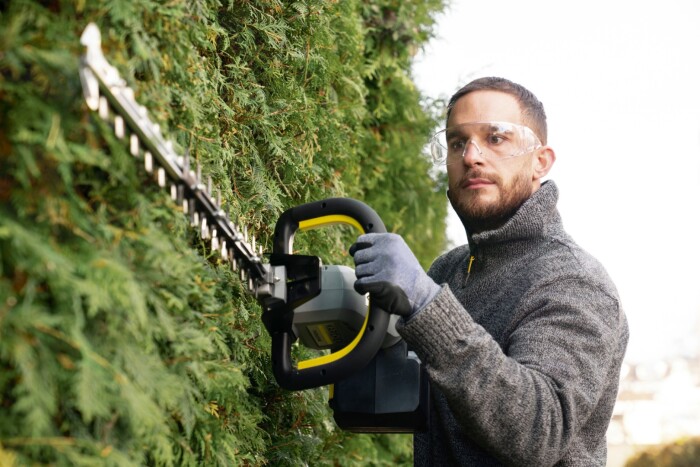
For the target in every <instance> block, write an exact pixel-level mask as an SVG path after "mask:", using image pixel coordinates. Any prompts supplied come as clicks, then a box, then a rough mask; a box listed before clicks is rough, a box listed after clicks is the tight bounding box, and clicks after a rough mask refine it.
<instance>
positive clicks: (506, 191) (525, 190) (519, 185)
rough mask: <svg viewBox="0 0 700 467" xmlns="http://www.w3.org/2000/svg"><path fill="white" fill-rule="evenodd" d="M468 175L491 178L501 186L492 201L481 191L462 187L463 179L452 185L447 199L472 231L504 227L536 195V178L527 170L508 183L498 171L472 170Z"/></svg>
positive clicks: (466, 226)
mask: <svg viewBox="0 0 700 467" xmlns="http://www.w3.org/2000/svg"><path fill="white" fill-rule="evenodd" d="M464 177H465V178H467V177H469V178H487V179H488V180H491V181H492V182H494V183H495V186H496V188H498V196H497V198H496V199H495V200H493V201H488V200H485V199H483V196H482V194H481V193H479V191H480V190H476V192H469V191H468V190H464V189H463V188H461V187H460V184H461V182H462V180H457V181H456V182H455V183H454V184H450V189H449V190H448V191H447V198H448V199H449V200H450V204H452V208H453V209H454V210H455V212H456V213H457V215H458V216H459V218H460V219H461V221H462V224H464V227H465V228H466V230H467V232H468V233H469V234H474V233H479V232H484V231H486V230H493V229H497V228H498V227H501V226H502V225H503V224H505V223H506V222H507V221H508V219H510V218H511V217H513V215H514V214H515V212H516V211H517V210H518V208H520V206H522V204H523V203H524V202H525V201H526V200H527V199H528V198H529V197H530V196H531V195H532V190H533V188H532V179H531V178H530V175H529V174H528V173H525V172H521V173H519V174H518V175H517V176H516V177H515V178H513V179H512V180H511V181H510V183H508V184H504V182H503V178H501V177H500V176H498V175H497V174H494V175H491V176H486V175H484V174H481V173H478V172H469V173H466V174H465V175H464Z"/></svg>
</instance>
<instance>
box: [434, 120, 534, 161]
mask: <svg viewBox="0 0 700 467" xmlns="http://www.w3.org/2000/svg"><path fill="white" fill-rule="evenodd" d="M469 145H474V148H475V149H476V151H477V153H478V154H479V155H480V156H481V157H486V158H488V159H507V158H510V157H517V156H522V155H523V154H527V153H529V152H531V151H534V150H535V149H537V148H539V147H541V146H542V143H541V142H540V140H539V138H537V136H536V135H535V133H534V132H533V131H532V130H531V129H530V128H528V127H526V126H524V125H518V124H516V123H509V122H471V123H464V124H462V125H457V126H453V127H450V128H446V129H444V130H440V131H438V132H437V133H435V135H434V136H433V137H432V138H431V139H430V154H431V156H432V158H433V162H434V163H435V164H436V165H445V164H446V165H449V164H453V163H455V162H459V161H461V160H462V159H463V158H464V155H465V154H466V153H467V151H468V150H469Z"/></svg>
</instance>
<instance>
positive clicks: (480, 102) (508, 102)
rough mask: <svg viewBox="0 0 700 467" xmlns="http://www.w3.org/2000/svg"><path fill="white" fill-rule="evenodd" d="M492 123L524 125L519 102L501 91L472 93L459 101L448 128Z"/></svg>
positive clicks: (451, 114)
mask: <svg viewBox="0 0 700 467" xmlns="http://www.w3.org/2000/svg"><path fill="white" fill-rule="evenodd" d="M490 121H497V122H510V123H518V124H521V125H522V124H524V122H523V118H522V111H521V110H520V104H519V103H518V100H517V99H516V98H515V97H513V96H511V95H510V94H506V93H504V92H500V91H490V90H488V91H474V92H471V93H469V94H467V95H466V96H462V97H460V98H459V99H458V100H457V102H456V103H455V105H454V107H453V108H452V112H451V113H450V119H449V120H448V122H447V126H448V127H452V126H455V125H461V124H463V123H470V122H490Z"/></svg>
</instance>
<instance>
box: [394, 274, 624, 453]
mask: <svg viewBox="0 0 700 467" xmlns="http://www.w3.org/2000/svg"><path fill="white" fill-rule="evenodd" d="M566 281H569V283H566V284H565V283H562V282H561V281H560V282H557V283H556V284H549V285H547V284H544V285H541V286H540V287H538V289H537V290H532V291H530V293H528V294H526V296H524V297H523V301H522V303H521V305H522V307H521V308H522V310H524V311H522V313H519V314H518V316H519V318H518V321H517V323H515V324H514V325H513V328H512V329H510V330H509V331H508V335H507V339H506V340H505V344H504V347H503V348H502V347H501V345H499V344H498V343H497V342H496V341H495V340H494V339H493V337H492V336H491V335H490V334H489V333H488V332H487V331H486V330H485V329H484V328H482V327H481V326H480V325H478V324H477V323H475V322H474V321H473V319H472V318H471V316H470V315H469V313H468V312H467V310H466V309H465V308H464V307H463V306H462V305H461V304H460V303H459V301H458V300H457V299H456V297H455V296H454V295H453V293H452V291H451V290H450V288H449V287H448V286H443V287H442V289H441V291H440V293H439V294H438V296H437V297H436V298H435V300H433V302H431V303H430V304H429V305H428V306H427V307H426V308H424V309H423V310H422V311H421V312H420V313H418V314H416V315H415V316H413V317H412V318H411V319H410V320H409V321H408V322H406V323H400V325H399V332H400V334H401V335H402V336H403V337H404V339H406V341H407V342H408V344H409V345H410V346H411V347H412V348H413V349H414V350H415V351H416V353H417V354H418V355H419V357H420V358H421V360H422V361H423V362H424V364H425V367H426V369H427V371H428V374H429V375H430V378H431V383H432V384H433V385H435V386H437V388H438V389H439V390H440V391H441V392H442V393H443V394H444V395H445V397H446V399H447V401H448V404H449V406H450V409H451V411H452V412H453V413H454V414H455V417H456V418H457V420H458V423H459V424H460V426H461V428H462V430H463V432H464V433H465V434H466V435H467V436H469V437H470V438H471V439H472V440H473V441H475V442H477V443H478V444H479V445H480V446H482V447H483V448H484V449H486V450H487V451H489V452H491V453H492V455H494V456H495V457H497V458H498V459H499V460H501V461H502V462H504V463H506V464H510V465H519V466H543V465H552V464H554V463H556V462H557V461H558V460H560V459H561V458H562V457H563V456H564V455H565V454H566V452H567V449H568V446H569V444H570V443H571V442H572V439H574V438H575V437H577V436H578V435H579V431H580V430H581V428H582V426H583V425H584V424H587V423H590V422H591V421H590V420H589V417H590V416H591V413H592V412H593V411H594V409H595V408H596V406H598V405H599V404H600V403H601V399H604V398H610V397H612V398H613V401H607V402H605V403H606V404H612V403H614V397H615V394H610V392H611V391H610V381H609V379H610V377H611V375H616V371H617V370H618V369H619V364H620V361H619V360H621V355H619V352H618V348H619V343H618V340H619V336H620V327H621V326H623V325H624V326H626V324H624V323H620V322H619V319H620V316H621V314H620V313H619V303H618V301H617V299H616V298H615V297H612V296H610V295H608V294H605V293H602V292H601V290H600V289H598V288H597V287H596V285H595V284H591V283H587V282H586V281H585V280H582V279H580V278H578V279H572V278H569V279H566ZM625 329H626V328H625ZM613 377H616V376H613ZM616 387H617V385H616V384H614V389H615V391H614V392H616ZM610 407H612V406H611V405H610ZM608 422H609V419H608V420H604V421H601V422H600V423H601V424H603V426H601V427H600V428H599V429H600V430H602V432H603V433H604V432H605V427H606V426H607V423H608Z"/></svg>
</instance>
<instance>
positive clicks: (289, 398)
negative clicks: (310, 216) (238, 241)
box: [0, 0, 446, 466]
mask: <svg viewBox="0 0 700 467" xmlns="http://www.w3.org/2000/svg"><path fill="white" fill-rule="evenodd" d="M442 8H443V1H442V0H428V1H421V0H405V1H399V0H394V1H390V0H376V1H374V0H373V1H369V2H364V1H359V0H347V1H337V0H335V1H334V0H307V1H298V2H284V1H276V0H251V1H226V0H173V1H169V2H157V1H153V0H133V1H132V0H112V1H108V0H99V1H90V2H88V1H84V0H76V1H68V0H65V1H61V0H53V1H51V0H44V1H39V0H23V1H22V0H18V1H13V2H1V3H0V199H1V203H0V393H1V394H2V398H1V400H0V465H3V466H5V465H9V466H14V465H17V466H19V465H28V464H51V465H89V466H94V465H109V466H111V465H114V466H131V465H144V464H147V465H178V466H179V465H264V464H269V465H303V464H309V465H340V466H350V465H368V464H375V465H397V464H410V463H411V459H412V448H411V437H410V436H409V435H352V434H348V433H345V432H342V431H340V430H339V429H338V428H337V427H335V425H334V423H333V421H332V417H331V415H330V411H329V409H328V407H327V394H326V389H325V388H319V389H315V390H308V391H301V392H289V391H285V390H281V389H280V388H279V387H278V386H277V385H276V383H275V382H274V379H273V377H272V375H271V371H270V361H269V360H270V357H269V344H270V343H269V338H268V336H267V333H266V331H265V330H264V328H263V327H262V325H261V322H260V309H259V307H258V306H257V304H256V303H255V301H254V300H253V299H251V297H249V296H247V294H245V292H244V289H243V287H242V286H241V284H240V282H239V281H238V279H237V278H236V277H235V276H234V275H233V274H232V273H231V272H230V271H229V270H228V269H227V268H225V267H220V266H219V265H217V263H216V260H215V259H214V258H209V257H207V255H206V251H205V250H204V249H203V248H202V245H200V244H199V242H198V241H197V239H196V237H195V236H194V235H193V233H192V231H191V230H190V229H189V227H188V225H187V222H186V219H185V217H184V216H183V215H182V214H181V213H180V212H179V211H178V210H177V209H176V207H175V206H174V205H173V203H172V202H170V200H169V197H168V196H167V195H166V194H165V193H163V192H162V191H161V190H160V189H159V188H158V187H157V186H155V185H154V184H153V183H151V181H150V180H149V179H148V177H147V176H146V175H145V173H144V171H142V170H140V168H139V167H138V164H136V163H135V161H134V160H133V158H132V157H131V156H130V155H129V153H128V151H127V148H126V147H125V146H124V144H123V142H121V141H119V140H117V139H116V138H115V137H114V135H113V133H112V130H111V129H110V128H109V127H108V126H107V125H106V124H104V123H103V122H102V121H101V120H100V119H99V118H96V116H95V115H94V114H92V113H91V112H90V111H89V110H88V109H87V107H86V106H85V104H84V101H83V97H82V90H81V87H80V81H79V78H78V63H79V56H80V55H81V54H82V50H81V47H80V45H79V40H78V39H79V37H80V34H81V32H82V31H83V29H84V28H85V26H86V25H87V24H88V23H90V22H96V23H97V24H98V25H99V27H100V30H101V31H102V41H103V50H104V53H105V55H106V57H107V58H108V60H109V61H110V63H111V64H112V65H114V66H116V67H117V68H118V69H119V71H120V74H121V75H122V77H124V78H125V79H126V80H127V82H128V83H129V85H130V86H131V87H132V88H133V89H134V91H135V93H136V99H137V100H138V101H139V102H140V103H141V104H143V105H145V106H146V107H147V108H148V109H149V112H150V115H151V118H152V119H153V120H154V121H156V122H158V123H159V124H160V125H161V128H162V129H163V132H164V134H165V135H167V137H168V138H169V139H172V140H173V141H175V142H176V144H177V145H178V146H179V148H180V149H181V150H184V149H187V150H189V152H190V154H191V155H192V157H194V158H195V159H196V160H197V161H198V162H200V163H201V164H202V166H203V167H204V172H205V173H208V174H211V176H212V178H213V180H214V183H215V184H216V185H217V186H218V187H219V188H221V190H222V194H223V203H224V205H225V207H226V209H227V210H228V211H229V212H230V213H231V215H232V216H233V217H234V218H235V219H237V220H238V221H239V223H241V224H244V225H247V226H248V227H249V228H250V229H251V230H252V231H253V233H254V234H255V235H256V236H257V238H258V240H259V241H260V242H261V243H262V244H263V245H269V244H270V241H269V239H270V235H271V233H272V230H273V228H274V224H275V222H276V219H277V217H278V216H279V214H280V213H281V212H282V211H283V210H285V209H287V208H289V207H292V206H295V205H298V204H301V203H306V202H310V201H315V200H319V199H323V198H327V197H331V196H350V197H354V198H358V199H360V200H363V201H365V202H367V203H368V204H370V205H371V206H373V207H374V208H375V210H377V212H378V213H379V214H380V216H382V218H383V219H384V221H385V223H386V225H387V227H388V229H389V230H390V231H395V232H398V233H401V234H402V235H404V236H405V237H406V239H407V241H408V243H409V244H410V245H411V246H412V247H413V248H414V249H415V251H416V254H417V255H418V257H419V259H420V260H421V262H422V263H423V264H424V265H425V266H427V265H428V264H429V263H430V262H431V261H432V259H433V258H434V257H435V256H437V255H438V254H439V253H440V252H441V251H442V249H443V247H444V244H445V237H444V230H445V226H444V218H445V213H446V202H445V196H444V190H445V186H444V180H441V179H437V180H436V179H432V178H430V177H429V176H428V175H427V174H428V171H429V163H428V162H427V160H426V158H425V157H424V156H423V154H422V151H423V145H424V144H425V142H426V141H427V139H428V136H429V134H430V133H431V132H432V130H433V129H434V127H435V126H436V125H437V121H438V118H439V112H438V111H437V106H436V105H434V104H431V103H425V102H423V101H422V98H421V96H420V94H419V93H418V91H417V90H416V88H415V86H414V85H413V83H412V80H411V76H410V64H411V58H412V57H413V55H414V54H415V52H416V51H417V50H418V49H419V47H420V46H421V44H423V43H425V42H426V41H427V40H428V39H429V38H430V36H431V31H432V28H433V20H432V15H434V14H435V13H436V12H438V11H439V10H441V9H442ZM348 238H349V237H348V235H347V234H344V233H342V232H336V231H333V230H328V231H326V230H324V231H321V232H312V233H309V234H305V235H304V236H300V238H299V240H298V241H297V242H296V244H295V245H296V246H297V247H298V248H299V249H300V250H303V249H304V248H308V247H309V246H310V245H313V248H314V249H313V253H314V254H318V255H319V256H321V257H322V258H323V259H324V261H325V262H327V263H331V264H332V263H348V254H347V248H348V246H349V244H348Z"/></svg>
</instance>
